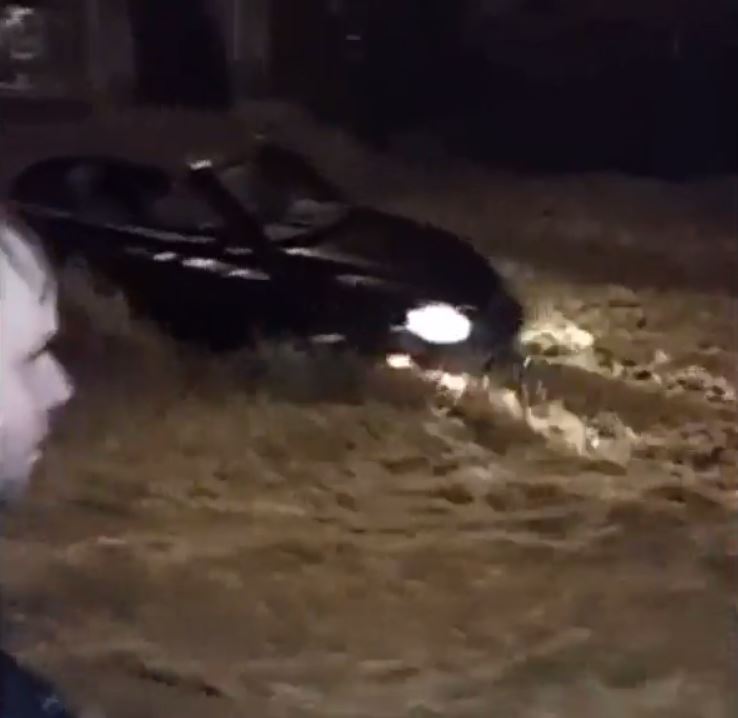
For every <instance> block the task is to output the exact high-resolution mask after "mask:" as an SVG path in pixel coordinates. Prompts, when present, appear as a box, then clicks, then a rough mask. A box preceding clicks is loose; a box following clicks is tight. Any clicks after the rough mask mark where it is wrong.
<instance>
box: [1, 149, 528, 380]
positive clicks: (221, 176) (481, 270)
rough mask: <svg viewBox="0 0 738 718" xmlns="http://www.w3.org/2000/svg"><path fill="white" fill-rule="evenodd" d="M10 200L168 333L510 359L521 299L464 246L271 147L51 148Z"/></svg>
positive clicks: (53, 242)
mask: <svg viewBox="0 0 738 718" xmlns="http://www.w3.org/2000/svg"><path fill="white" fill-rule="evenodd" d="M11 199H12V200H14V201H15V203H16V206H17V207H18V209H19V210H20V212H21V213H22V214H23V216H24V218H25V219H26V221H28V222H29V223H30V224H31V226H32V227H33V228H34V229H35V230H36V231H37V232H38V233H39V234H40V235H41V237H42V238H43V239H44V240H45V242H46V243H47V245H48V249H49V251H50V253H51V254H52V256H54V257H56V259H57V260H58V261H59V262H61V263H64V262H66V261H69V260H70V259H73V258H78V259H79V258H81V259H84V260H85V261H86V263H87V264H88V265H89V267H90V268H91V269H92V270H94V271H96V272H100V273H102V274H103V275H104V276H105V277H106V278H107V279H109V280H112V281H113V282H114V283H115V284H117V285H118V286H120V288H121V289H122V290H123V291H124V293H125V294H126V296H127V298H128V300H129V302H130V304H131V306H132V307H133V308H134V310H135V311H137V312H140V313H142V314H144V315H146V316H148V317H150V318H152V319H154V320H156V321H157V322H158V323H160V324H161V325H163V326H164V327H165V328H166V330H167V331H168V332H169V333H170V334H172V335H173V336H175V337H177V338H179V339H181V340H185V341H190V342H197V343H199V344H203V345H205V346H207V347H209V348H211V349H214V350H230V349H235V348H238V347H242V346H244V345H246V344H248V343H249V342H251V341H252V340H254V339H255V338H256V337H259V336H263V335H275V334H277V335H279V334H282V335H284V334H287V335H293V336H298V337H302V338H304V339H305V340H307V341H311V342H322V343H337V344H344V345H348V346H350V347H353V348H355V349H358V350H360V351H366V352H370V353H371V354H374V355H379V356H387V355H389V354H397V353H400V354H406V355H409V356H410V357H412V358H413V359H415V361H416V362H417V363H419V364H421V365H435V366H438V365H446V366H448V365H450V364H456V363H457V362H463V363H464V365H465V366H469V361H470V360H471V361H473V362H474V363H475V365H476V366H477V367H481V366H483V365H484V364H486V363H490V362H492V361H495V360H498V361H505V362H507V361H509V360H511V359H515V358H517V334H518V331H519V329H520V326H521V324H522V319H523V311H522V307H521V305H520V303H519V302H518V300H517V299H516V298H515V297H514V296H513V295H512V294H511V293H510V291H509V290H508V288H507V287H506V285H505V283H504V281H503V280H502V278H501V277H500V275H499V274H498V273H497V271H495V269H494V267H492V266H491V265H490V263H489V262H488V261H487V260H486V259H485V258H484V257H483V256H481V255H480V254H479V253H477V252H476V251H475V250H474V249H473V248H472V246H471V245H470V244H469V243H467V242H466V241H464V240H462V239H460V238H459V237H457V236H455V235H454V234H452V233H450V232H447V231H445V230H442V229H439V228H437V227H433V226H430V225H427V224H421V223H418V222H415V221H412V220H410V219H407V218H404V217H400V216H396V215H392V214H388V213H386V212H381V211H378V210H376V209H372V208H370V207H365V206H359V205H356V204H353V203H352V202H350V201H349V200H348V199H347V198H346V197H345V196H344V195H343V193H342V192H340V191H339V190H338V189H337V188H336V187H334V186H333V185H332V184H330V183H329V182H328V181H326V180H325V179H324V178H322V177H321V176H320V175H319V174H318V173H317V172H316V171H315V170H314V168H313V167H312V165H311V164H310V163H309V162H307V161H306V160H304V159H303V158H302V157H301V156H300V155H298V154H297V153H294V152H292V151H291V150H287V149H285V148H282V147H279V146H276V145H273V144H269V143H266V144H264V145H263V146H262V147H261V149H259V150H258V151H257V152H255V153H253V154H252V156H251V157H249V158H248V159H240V160H237V161H231V162H227V163H221V164H217V163H213V162H211V161H203V162H191V163H189V164H188V165H187V167H186V168H185V170H184V171H183V172H180V173H178V172H170V171H168V170H167V169H165V168H164V167H156V166H149V165H143V164H138V163H135V162H131V161H128V160H125V159H121V158H116V157H107V156H103V157H100V156H90V157H82V156H75V157H54V158H50V159H46V160H43V161H40V162H38V163H36V164H34V165H32V166H30V167H28V168H27V169H26V170H24V171H23V172H22V173H21V174H20V175H19V176H18V177H16V179H15V181H14V182H13V184H12V188H11Z"/></svg>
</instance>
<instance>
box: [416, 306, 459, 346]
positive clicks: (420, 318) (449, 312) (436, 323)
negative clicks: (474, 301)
mask: <svg viewBox="0 0 738 718" xmlns="http://www.w3.org/2000/svg"><path fill="white" fill-rule="evenodd" d="M405 329H407V331H409V332H411V333H412V334H415V335H416V336H418V337H420V338H421V339H423V340H424V341H426V342H429V343H431V344H458V343H460V342H463V341H466V340H467V339H468V338H469V335H470V334H471V330H472V323H471V320H470V319H469V317H466V316H464V315H463V314H462V313H461V312H460V311H458V310H457V309H455V308H454V307H452V306H451V305H450V304H426V305H425V306H423V307H418V308H417V309H411V310H410V311H409V312H408V313H407V318H406V320H405Z"/></svg>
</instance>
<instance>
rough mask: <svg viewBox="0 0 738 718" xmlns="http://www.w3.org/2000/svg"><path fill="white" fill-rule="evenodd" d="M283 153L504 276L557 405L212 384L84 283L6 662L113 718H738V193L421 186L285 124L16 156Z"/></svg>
mask: <svg viewBox="0 0 738 718" xmlns="http://www.w3.org/2000/svg"><path fill="white" fill-rule="evenodd" d="M293 114H294V113H293ZM265 126H266V127H268V129H269V131H270V132H272V133H274V135H275V137H276V138H278V139H286V140H288V141H289V142H290V143H292V144H293V145H294V146H296V147H300V148H302V149H304V150H305V151H306V152H307V153H308V154H309V155H310V156H311V157H312V158H313V159H314V160H315V162H316V165H317V166H318V167H319V168H320V169H321V171H324V172H325V173H326V174H327V175H328V176H330V177H331V178H332V179H334V180H335V181H337V182H338V183H340V184H341V185H342V186H344V187H346V188H347V190H348V191H350V192H351V193H352V194H353V195H354V196H356V197H359V198H361V199H362V200H363V201H366V202H370V203H373V204H375V205H377V206H380V207H382V208H386V209H391V210H393V211H397V212H400V213H403V214H406V215H409V216H412V217H414V218H419V219H423V220H427V221H430V222H434V223H437V224H440V225H442V226H444V227H447V228H449V229H452V230H455V231H458V232H459V233H461V234H463V235H465V236H468V237H469V238H470V239H471V240H472V241H473V242H474V243H475V244H476V246H477V247H479V248H480V249H482V250H484V251H485V252H486V253H488V254H489V256H490V257H491V258H492V259H493V260H494V261H495V262H496V263H497V266H498V267H499V269H500V270H501V271H502V272H503V273H504V274H505V275H506V276H507V277H508V278H509V280H510V281H511V283H512V284H513V285H514V287H515V288H516V291H517V292H518V293H519V295H520V297H521V298H522V300H523V301H524V303H525V305H526V307H527V309H528V312H529V317H530V319H529V323H528V325H527V326H526V330H525V335H524V338H525V340H526V342H527V343H528V345H529V348H530V350H531V351H532V352H534V353H536V354H537V355H538V356H539V357H540V361H541V366H540V369H539V381H540V385H541V387H542V390H541V391H540V392H538V393H537V394H536V398H535V399H534V401H533V404H532V406H530V407H529V408H528V409H527V410H526V409H523V407H521V406H520V404H519V403H517V402H516V400H515V398H514V396H512V395H511V394H510V393H509V392H507V391H506V390H505V389H504V387H503V386H501V385H499V384H498V383H496V380H495V378H494V377H492V379H491V380H490V381H489V382H486V383H480V382H477V381H475V380H474V379H473V378H470V377H460V378H459V377H456V378H449V377H428V376H422V375H418V374H415V373H413V372H412V371H404V370H394V369H391V368H389V367H369V366H365V365H361V364H360V363H359V362H358V361H353V360H351V359H346V358H344V359H340V360H339V359H336V358H332V357H330V356H316V357H307V356H305V355H303V354H301V353H299V352H297V351H295V350H293V349H291V348H290V347H285V346H269V347H265V348H263V349H262V350H261V351H260V352H259V354H258V356H254V355H248V354H244V355H242V356H237V357H233V359H232V360H230V361H228V362H222V363H216V362H215V361H213V360H206V359H203V358H202V357H199V356H196V355H194V354H192V353H189V352H187V351H185V350H183V349H181V348H178V347H175V346H173V345H171V344H170V343H169V342H168V341H167V340H166V338H164V337H162V336H159V335H158V334H157V333H156V331H155V330H153V329H152V328H150V327H148V326H146V325H145V324H143V323H140V322H138V321H136V320H132V319H131V318H130V317H129V315H128V313H127V309H126V306H125V304H124V303H123V302H122V300H121V299H120V298H119V297H115V296H108V295H104V294H102V293H99V292H96V291H95V290H94V289H93V288H92V287H91V286H90V285H89V283H88V282H87V280H86V278H85V277H84V276H82V275H81V274H74V275H73V274H72V273H70V275H69V276H65V277H63V278H62V288H63V304H64V315H63V316H64V322H65V336H64V338H63V343H62V347H61V351H62V354H63V356H64V357H65V358H66V360H67V363H68V365H69V368H70V372H71V373H72V375H73V376H74V378H75V381H76V383H77V386H78V394H77V397H76V399H75V400H74V401H73V403H72V404H71V405H70V406H69V408H68V410H67V411H66V412H65V415H64V417H63V420H62V421H61V423H60V425H59V427H58V430H57V432H56V433H55V436H54V439H53V440H52V441H51V443H50V445H49V448H48V452H47V455H46V457H45V459H44V461H43V463H42V466H41V467H40V469H39V471H38V474H37V476H36V477H35V480H34V484H33V487H32V490H31V492H30V493H29V495H28V496H27V498H26V500H25V501H24V502H23V503H22V505H21V506H20V507H19V508H18V509H17V510H15V511H14V512H13V514H12V515H10V516H8V517H7V520H6V521H5V523H4V535H3V537H2V539H1V540H0V585H1V590H2V600H3V614H4V621H5V629H4V641H5V645H6V646H7V648H8V649H9V650H11V651H12V652H13V653H14V654H16V655H17V656H19V657H21V658H22V659H23V660H24V661H27V662H28V663H29V664H30V665H32V666H34V667H36V668H38V669H39V670H41V671H43V672H44V673H45V674H46V675H47V676H49V677H52V678H53V679H54V680H55V681H56V682H57V683H58V684H59V685H60V686H61V687H62V688H63V690H64V691H65V693H66V695H68V696H69V697H70V700H71V701H72V702H73V703H74V705H79V706H82V707H87V708H90V709H99V710H100V711H101V714H102V715H105V716H109V717H110V718H169V717H170V716H171V717H177V718H185V717H186V716H208V717H209V718H221V717H223V718H224V717H226V716H228V717H230V716H234V717H235V716H241V717H255V718H259V717H262V716H263V717H264V718H271V717H274V718H298V717H299V718H308V717H309V718H332V717H335V718H344V717H345V718H399V717H400V716H403V717H404V716H407V717H408V718H492V717H495V718H497V717H500V718H518V717H519V718H580V717H581V718H585V717H586V718H609V717H612V718H630V717H633V718H657V717H658V718H667V716H668V718H698V717H699V718H702V717H704V718H729V717H731V716H734V715H736V710H738V705H737V704H736V697H735V691H736V688H735V686H736V676H738V665H737V660H738V659H736V645H738V644H737V642H736V638H737V637H738V635H737V631H738V617H737V614H736V610H737V609H738V605H737V603H736V595H737V594H736V589H737V588H738V580H737V578H736V576H737V574H736V568H737V559H738V533H737V532H736V528H737V524H736V513H735V512H736V509H738V476H737V475H736V471H737V465H738V427H737V425H736V393H735V392H736V388H735V387H736V367H737V366H738V364H737V363H736V362H737V360H738V355H737V354H738V342H737V338H736V332H737V331H738V330H737V322H738V313H737V311H738V304H737V302H736V285H735V277H736V276H738V242H736V239H737V238H736V222H737V221H738V214H737V211H736V207H737V204H736V203H737V201H738V200H737V199H736V197H737V192H736V186H737V185H736V179H735V178H723V179H715V180H705V181H700V182H696V181H695V182H690V183H683V184H667V183H665V182H660V181H656V180H649V179H638V178H628V177H624V176H609V175H587V176H568V177H555V176H548V177H544V176H520V175H511V174H501V173H494V172H492V171H490V170H484V169H481V168H479V167H474V166H470V165H463V166H462V165H459V164H455V163H454V162H453V161H452V160H450V159H449V158H445V157H441V156H438V155H436V154H433V153H429V154H428V158H427V159H426V161H425V164H424V165H423V166H418V163H417V160H412V159H410V158H408V157H403V156H402V155H401V154H398V155H396V156H395V155H391V156H381V157H380V156H376V155H369V154H368V153H366V152H365V151H363V150H362V149H361V148H360V147H358V146H357V145H355V144H353V143H352V142H351V141H350V140H348V139H347V138H345V137H344V136H342V135H340V134H339V133H337V132H335V131H332V130H331V129H330V128H326V127H319V126H316V125H314V124H312V123H310V122H309V121H308V120H307V119H305V118H297V119H295V118H294V117H293V115H290V114H289V113H288V112H284V113H283V112H282V111H281V110H280V112H277V111H276V110H274V109H272V108H264V107H254V108H245V109H243V110H242V111H241V112H239V113H237V114H235V115H234V116H232V117H229V118H227V119H218V118H214V117H207V116H203V117H201V116H197V115H189V114H188V115H180V116H176V115H172V114H171V113H169V114H168V113H148V114H142V113H138V114H135V113H134V114H130V115H125V116H122V115H116V116H107V117H100V118H96V119H94V120H86V121H84V122H80V124H69V123H67V124H63V125H58V126H51V125H44V126H41V125H39V126H34V127H25V128H20V127H18V128H12V127H7V128H5V129H4V130H3V135H2V136H0V148H2V155H0V156H2V157H3V160H2V162H3V166H2V179H3V180H7V178H8V177H9V176H11V174H12V172H14V171H16V170H17V169H18V168H20V167H21V166H23V164H24V163H26V162H28V161H30V160H32V159H36V158H38V157H41V156H44V155H47V154H51V153H64V152H69V151H76V150H79V149H84V150H99V151H108V152H116V153H121V152H124V153H126V154H128V155H129V156H137V157H152V158H153V157H156V158H161V159H163V160H165V161H168V162H174V161H175V160H176V159H177V158H180V157H184V156H185V154H186V153H187V152H193V151H198V152H199V151H204V150H210V149H213V150H217V151H223V150H224V149H228V148H233V147H240V146H243V145H244V144H246V143H248V140H249V132H251V131H252V130H254V129H255V128H262V129H263V128H264V127H265Z"/></svg>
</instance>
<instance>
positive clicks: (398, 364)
mask: <svg viewBox="0 0 738 718" xmlns="http://www.w3.org/2000/svg"><path fill="white" fill-rule="evenodd" d="M386 361H387V366H388V367H390V368H391V369H412V368H413V367H414V366H415V364H414V363H413V360H412V358H411V357H410V355H409V354H388V355H387V358H386Z"/></svg>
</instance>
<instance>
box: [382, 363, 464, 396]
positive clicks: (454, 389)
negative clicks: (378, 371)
mask: <svg viewBox="0 0 738 718" xmlns="http://www.w3.org/2000/svg"><path fill="white" fill-rule="evenodd" d="M385 361H386V362H387V366H388V367H390V368H392V369H415V370H416V373H417V374H418V376H420V377H421V378H422V379H425V380H426V381H430V382H432V383H433V384H435V385H436V387H438V388H439V389H443V390H445V391H447V392H449V393H450V394H452V395H453V396H454V397H455V398H457V399H458V398H460V397H461V396H463V394H464V392H465V391H466V390H467V388H468V387H469V384H470V383H471V377H470V376H469V375H468V374H453V373H451V372H448V371H442V370H439V369H431V370H427V371H426V370H423V369H421V368H420V367H419V366H418V365H417V364H416V363H415V362H414V361H413V359H412V357H411V356H410V355H409V354H388V355H387V357H386V358H385Z"/></svg>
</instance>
